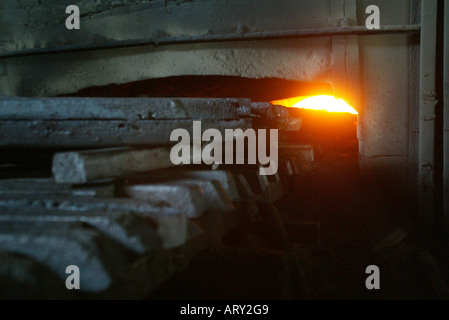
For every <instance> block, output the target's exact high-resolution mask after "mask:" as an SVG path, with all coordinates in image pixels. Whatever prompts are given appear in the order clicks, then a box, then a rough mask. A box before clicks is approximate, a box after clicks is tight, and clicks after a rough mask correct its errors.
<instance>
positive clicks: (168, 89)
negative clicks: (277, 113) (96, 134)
mask: <svg viewBox="0 0 449 320" xmlns="http://www.w3.org/2000/svg"><path fill="white" fill-rule="evenodd" d="M333 93H334V91H333V88H332V85H331V84H330V83H316V82H302V81H294V80H285V79H277V78H264V79H251V78H243V77H236V76H176V77H167V78H156V79H147V80H140V81H133V82H128V83H124V84H110V85H107V86H99V87H90V88H85V89H82V90H80V91H78V92H77V93H74V94H71V95H67V96H70V97H198V98H231V97H232V98H251V100H252V101H254V102H257V101H260V102H268V101H273V100H280V99H285V98H290V97H298V96H311V95H318V94H328V95H333Z"/></svg>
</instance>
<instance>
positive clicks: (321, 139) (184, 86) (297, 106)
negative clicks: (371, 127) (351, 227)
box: [68, 75, 358, 161]
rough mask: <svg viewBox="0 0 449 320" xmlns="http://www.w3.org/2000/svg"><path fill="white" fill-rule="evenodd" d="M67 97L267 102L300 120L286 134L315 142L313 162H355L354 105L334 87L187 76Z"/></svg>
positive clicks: (113, 86) (94, 89) (101, 88)
mask: <svg viewBox="0 0 449 320" xmlns="http://www.w3.org/2000/svg"><path fill="white" fill-rule="evenodd" d="M68 96H73V97H190V98H250V99H251V101H252V102H271V103H272V104H277V105H283V106H285V107H291V108H288V112H289V113H290V114H291V115H293V116H295V117H298V118H301V119H302V125H301V129H300V130H299V131H297V132H295V131H293V132H289V133H286V135H287V136H289V139H291V140H293V141H296V142H298V143H304V144H313V145H314V146H315V147H316V148H315V149H316V152H315V153H316V158H317V159H320V157H321V155H323V154H326V153H328V152H330V153H331V156H332V157H333V156H337V157H339V156H341V155H343V157H345V158H351V159H352V160H354V161H357V159H358V140H357V111H356V109H357V106H350V105H349V104H348V103H347V102H346V101H344V100H343V99H340V98H339V97H334V88H333V86H332V84H331V83H328V82H312V81H310V82H305V81H295V80H286V79H280V78H262V79H254V78H245V77H238V76H217V75H199V76H198V75H188V76H173V77H164V78H155V79H145V80H139V81H133V82H128V83H124V84H110V85H106V86H97V87H89V88H85V89H82V90H80V91H78V92H77V93H74V94H70V95H68ZM333 111H337V112H333Z"/></svg>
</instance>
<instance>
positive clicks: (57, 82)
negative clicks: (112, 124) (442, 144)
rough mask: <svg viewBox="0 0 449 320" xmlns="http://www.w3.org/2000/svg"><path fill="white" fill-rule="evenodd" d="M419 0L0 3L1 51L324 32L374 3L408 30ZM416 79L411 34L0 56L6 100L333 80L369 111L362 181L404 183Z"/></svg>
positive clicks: (356, 18) (0, 86)
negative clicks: (210, 83)
mask: <svg viewBox="0 0 449 320" xmlns="http://www.w3.org/2000/svg"><path fill="white" fill-rule="evenodd" d="M411 1H412V0H395V1H389V0H357V1H356V0H316V1H308V0H282V1H275V0H228V1H218V0H202V1H201V0H194V1H161V0H154V1H125V0H98V1H87V0H83V1H74V0H73V1H65V0H61V1H59V0H40V1H38V0H35V1H32V0H2V1H1V2H0V30H2V31H0V52H11V51H20V50H24V49H34V48H52V47H57V46H61V45H70V44H101V43H104V42H106V41H109V40H124V39H143V38H149V37H158V36H179V35H201V34H211V33H213V34H221V33H229V32H240V33H245V32H250V31H268V30H286V29H299V28H304V29H307V28H319V27H329V26H339V25H341V23H342V21H345V23H348V24H349V25H355V24H359V25H364V22H365V18H366V14H365V8H366V6H368V5H371V4H376V5H378V6H379V8H380V10H381V24H383V25H384V24H391V25H395V24H408V23H409V22H410V2H411ZM66 3H70V4H72V3H73V4H78V5H79V6H80V9H81V13H82V20H81V29H80V30H67V29H66V28H65V26H64V19H65V17H66V16H67V15H66V14H65V12H64V11H65V10H64V9H65V5H66ZM410 72H411V70H410V46H409V36H408V35H388V36H383V35H377V36H359V37H356V36H353V37H323V38H315V39H312V38H307V39H296V40H265V41H242V42H231V43H209V44H190V45H171V46H160V47H154V46H144V47H138V48H127V49H115V50H97V51H89V52H77V53H66V54H51V55H38V56H27V57H15V58H3V59H2V58H0V94H6V95H21V96H53V95H57V94H63V93H72V92H76V91H77V90H79V89H82V88H85V87H90V86H98V85H106V84H110V83H126V82H130V81H135V80H141V79H149V78H157V77H165V76H174V75H208V74H210V75H237V76H244V77H251V78H264V77H279V78H285V79H291V80H303V81H304V80H305V81H329V82H333V84H334V86H335V88H336V90H337V94H341V95H343V96H344V95H346V94H347V95H348V98H349V100H351V101H354V103H355V104H356V107H357V108H358V109H359V110H360V119H359V122H360V125H359V139H360V165H361V168H362V169H363V171H364V173H366V174H367V175H371V176H376V177H379V178H382V179H384V178H385V177H389V178H391V179H393V180H394V181H397V182H403V180H404V179H406V178H407V177H408V169H409V160H410V155H411V153H410V152H409V148H410V146H409V145H410V144H409V142H410V141H409V118H410V115H409V110H410V109H411V107H410V105H411V104H413V103H414V102H413V101H411V100H410V99H409V97H410V96H411V93H410V92H409V91H410V89H409V76H410ZM409 100H410V101H409ZM412 107H413V106H412Z"/></svg>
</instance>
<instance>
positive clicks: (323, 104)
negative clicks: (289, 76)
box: [271, 95, 357, 114]
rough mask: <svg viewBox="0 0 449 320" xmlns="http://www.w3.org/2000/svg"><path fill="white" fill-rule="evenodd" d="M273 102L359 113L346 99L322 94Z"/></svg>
mask: <svg viewBox="0 0 449 320" xmlns="http://www.w3.org/2000/svg"><path fill="white" fill-rule="evenodd" d="M271 103H272V104H278V105H282V106H286V107H292V108H303V109H313V110H325V111H328V112H349V113H352V114H357V111H356V110H355V109H354V108H353V107H351V106H350V105H349V104H347V103H346V101H344V100H343V99H338V98H335V97H334V96H326V95H321V96H312V97H297V98H289V99H284V100H277V101H272V102H271Z"/></svg>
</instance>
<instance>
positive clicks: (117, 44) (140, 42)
mask: <svg viewBox="0 0 449 320" xmlns="http://www.w3.org/2000/svg"><path fill="white" fill-rule="evenodd" d="M420 28H421V26H420V25H419V24H416V25H386V26H381V27H380V29H377V30H376V29H373V30H368V29H367V28H366V27H365V26H351V27H350V26H343V27H332V28H317V29H297V30H279V31H262V32H247V33H226V34H206V35H197V36H178V37H160V38H147V39H136V40H121V41H108V42H106V43H102V44H92V43H90V44H75V45H67V46H60V47H55V48H37V49H28V50H20V51H10V52H2V53H0V58H6V57H8V58H10V57H17V56H29V55H36V54H49V53H62V52H74V51H90V50H103V49H114V48H126V47H139V46H147V45H154V46H160V45H174V44H189V43H208V42H230V41H250V40H271V39H297V38H308V37H328V36H339V35H373V34H396V33H413V32H419V31H420Z"/></svg>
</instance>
